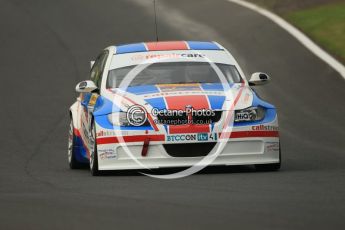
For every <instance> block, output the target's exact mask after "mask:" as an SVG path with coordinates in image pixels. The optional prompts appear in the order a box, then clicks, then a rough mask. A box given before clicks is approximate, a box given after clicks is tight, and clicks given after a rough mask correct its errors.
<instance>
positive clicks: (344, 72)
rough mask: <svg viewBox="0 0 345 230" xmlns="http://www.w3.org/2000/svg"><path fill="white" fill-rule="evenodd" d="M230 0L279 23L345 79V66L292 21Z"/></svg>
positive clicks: (230, 0)
mask: <svg viewBox="0 0 345 230" xmlns="http://www.w3.org/2000/svg"><path fill="white" fill-rule="evenodd" d="M227 1H228V2H232V3H236V4H238V5H241V6H243V7H246V8H248V9H251V10H253V11H255V12H257V13H259V14H261V15H263V16H265V17H267V18H269V19H270V20H272V21H273V22H275V23H276V24H278V25H279V26H280V27H282V28H283V29H284V30H286V31H287V32H288V33H290V34H291V35H292V36H294V37H295V38H296V39H297V40H298V41H300V42H301V43H302V44H303V45H304V46H305V47H306V48H307V49H309V50H310V51H311V52H312V53H314V54H315V55H316V56H318V57H319V58H321V59H322V60H323V61H324V62H326V63H327V64H328V65H330V66H331V67H332V68H333V69H334V70H335V71H337V72H338V73H339V74H340V75H341V76H342V77H343V78H344V79H345V66H344V65H343V64H342V63H340V62H339V61H338V60H336V59H335V58H334V57H332V56H331V55H330V54H328V53H327V52H326V51H325V50H323V49H322V48H321V47H319V46H318V45H316V44H315V43H314V42H313V41H312V40H310V39H309V38H308V37H307V36H305V35H304V34H303V33H302V32H301V31H299V30H298V29H297V28H295V27H294V26H292V25H291V24H290V23H288V22H287V21H285V20H284V19H282V18H281V17H279V16H278V15H276V14H274V13H272V12H270V11H268V10H265V9H263V8H261V7H259V6H257V5H255V4H253V3H249V2H246V1H243V0H227Z"/></svg>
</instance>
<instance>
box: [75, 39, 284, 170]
mask: <svg viewBox="0 0 345 230" xmlns="http://www.w3.org/2000/svg"><path fill="white" fill-rule="evenodd" d="M268 81H269V77H268V75H266V74H264V73H254V74H253V75H252V76H251V79H250V80H249V81H247V80H246V78H245V77H244V73H243V71H242V70H241V68H240V66H239V65H238V64H237V62H236V60H235V59H234V57H233V56H232V55H231V54H230V53H229V52H228V51H227V50H226V49H225V48H224V47H222V46H221V45H219V44H218V43H216V42H196V41H176V42H147V43H136V44H128V45H119V46H111V47H108V48H106V49H105V50H103V51H102V52H101V54H100V55H99V56H98V57H97V59H96V61H95V62H93V63H92V68H91V79H90V80H86V81H82V82H80V83H79V84H78V85H77V86H76V91H77V92H78V93H80V96H79V97H78V98H77V101H76V102H75V103H74V104H73V105H72V106H71V108H70V117H71V122H70V131H69V145H68V160H69V165H70V167H71V168H72V169H74V168H79V167H82V166H83V165H84V164H89V165H90V169H91V173H92V175H99V174H100V173H101V172H102V171H104V170H124V169H145V168H146V169H154V168H166V167H174V168H175V167H192V166H193V165H199V166H200V165H202V166H207V165H255V166H256V168H257V169H260V170H278V169H279V168H280V164H281V154H280V143H279V132H278V119H277V111H276V108H275V107H274V106H273V105H271V104H269V103H267V102H265V101H263V100H262V99H260V98H259V97H258V96H257V94H256V92H255V91H253V89H252V88H251V87H250V86H254V85H262V84H265V83H267V82H268ZM205 159H206V160H205Z"/></svg>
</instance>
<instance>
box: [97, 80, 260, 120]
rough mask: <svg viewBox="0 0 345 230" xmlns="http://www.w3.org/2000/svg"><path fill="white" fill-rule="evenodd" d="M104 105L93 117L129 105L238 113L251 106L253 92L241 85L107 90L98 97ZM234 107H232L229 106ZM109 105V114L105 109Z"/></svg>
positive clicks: (123, 109) (147, 108) (122, 109)
mask: <svg viewBox="0 0 345 230" xmlns="http://www.w3.org/2000/svg"><path fill="white" fill-rule="evenodd" d="M102 96H103V98H104V100H105V101H106V103H105V104H107V106H102V107H103V108H100V110H99V111H97V114H96V115H101V114H106V113H110V112H117V111H127V109H128V108H129V107H131V106H133V105H141V106H144V107H145V108H146V110H147V111H151V110H152V109H153V108H157V109H160V110H161V109H185V108H186V107H187V106H191V107H193V108H194V109H212V110H229V109H230V108H231V109H234V110H239V109H244V108H248V107H250V106H252V104H253V98H254V96H255V93H254V92H253V90H252V89H251V88H250V87H248V86H246V85H245V84H230V85H224V84H219V83H207V84H194V83H193V84H162V85H145V86H133V87H128V88H126V89H121V88H116V89H107V90H106V93H105V94H104V95H102ZM233 104H234V106H233ZM109 106H111V111H109V108H105V107H109Z"/></svg>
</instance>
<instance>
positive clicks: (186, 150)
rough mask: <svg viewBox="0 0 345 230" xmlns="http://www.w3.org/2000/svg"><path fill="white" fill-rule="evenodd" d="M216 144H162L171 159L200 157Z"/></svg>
mask: <svg viewBox="0 0 345 230" xmlns="http://www.w3.org/2000/svg"><path fill="white" fill-rule="evenodd" d="M216 144H217V143H216V142H208V143H188V144H163V147H164V149H165V151H166V152H167V153H168V154H169V155H170V156H172V157H202V156H206V155H208V154H209V153H210V152H211V151H212V149H213V148H214V146H215V145H216Z"/></svg>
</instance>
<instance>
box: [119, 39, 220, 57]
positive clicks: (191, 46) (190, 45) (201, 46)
mask: <svg viewBox="0 0 345 230" xmlns="http://www.w3.org/2000/svg"><path fill="white" fill-rule="evenodd" d="M170 50H224V48H223V47H222V46H221V45H219V44H218V43H216V42H207V41H161V42H141V43H132V44H124V45H118V46H115V52H114V54H115V55H116V54H126V53H137V52H150V51H170Z"/></svg>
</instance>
